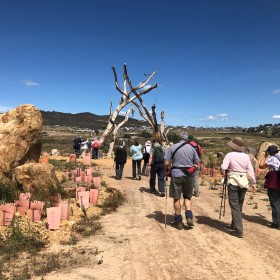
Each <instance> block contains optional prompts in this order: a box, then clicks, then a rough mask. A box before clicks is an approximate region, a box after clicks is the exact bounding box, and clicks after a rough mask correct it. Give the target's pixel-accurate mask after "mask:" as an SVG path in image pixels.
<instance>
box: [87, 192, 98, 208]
mask: <svg viewBox="0 0 280 280" xmlns="http://www.w3.org/2000/svg"><path fill="white" fill-rule="evenodd" d="M98 195H99V190H97V189H90V190H89V203H90V204H92V205H96V204H97V201H98Z"/></svg>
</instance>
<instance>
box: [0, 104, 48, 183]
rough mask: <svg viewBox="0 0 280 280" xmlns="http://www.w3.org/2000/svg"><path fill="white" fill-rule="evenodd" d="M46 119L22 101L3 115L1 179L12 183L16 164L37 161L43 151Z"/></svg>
mask: <svg viewBox="0 0 280 280" xmlns="http://www.w3.org/2000/svg"><path fill="white" fill-rule="evenodd" d="M42 125H43V120H42V116H41V112H40V111H39V110H38V109H37V108H36V107H35V106H33V105H31V104H25V105H21V106H19V107H16V108H15V109H12V110H10V111H8V112H6V113H4V114H1V115H0V155H1V157H0V182H1V183H2V184H10V183H12V180H13V172H14V168H16V167H17V166H19V165H23V164H24V163H26V162H36V161H38V159H39V156H40V153H41V146H40V139H41V134H42Z"/></svg>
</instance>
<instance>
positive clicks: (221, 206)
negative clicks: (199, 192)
mask: <svg viewBox="0 0 280 280" xmlns="http://www.w3.org/2000/svg"><path fill="white" fill-rule="evenodd" d="M224 192H225V184H224V183H223V191H222V200H221V205H220V213H219V219H221V216H222V208H223V205H224V200H225V199H224Z"/></svg>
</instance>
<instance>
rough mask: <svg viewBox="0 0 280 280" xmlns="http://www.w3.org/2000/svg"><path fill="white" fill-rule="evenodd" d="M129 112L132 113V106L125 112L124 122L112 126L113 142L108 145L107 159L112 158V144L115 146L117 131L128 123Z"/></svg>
mask: <svg viewBox="0 0 280 280" xmlns="http://www.w3.org/2000/svg"><path fill="white" fill-rule="evenodd" d="M131 110H132V111H133V106H132V105H131V107H130V108H129V109H128V110H127V112H126V114H125V118H124V120H123V121H122V122H121V123H119V124H115V125H114V129H113V133H112V136H113V140H112V142H111V143H110V145H109V151H108V153H107V157H111V156H112V152H113V149H114V144H115V141H116V136H117V133H118V130H119V129H120V128H121V127H122V126H123V125H124V124H125V123H126V122H127V121H128V117H129V114H130V111H131Z"/></svg>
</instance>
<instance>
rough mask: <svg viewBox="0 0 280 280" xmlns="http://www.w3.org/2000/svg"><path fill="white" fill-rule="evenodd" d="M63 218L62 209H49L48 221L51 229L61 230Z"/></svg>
mask: <svg viewBox="0 0 280 280" xmlns="http://www.w3.org/2000/svg"><path fill="white" fill-rule="evenodd" d="M60 217H61V207H50V208H47V221H48V225H49V229H59V227H60Z"/></svg>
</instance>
